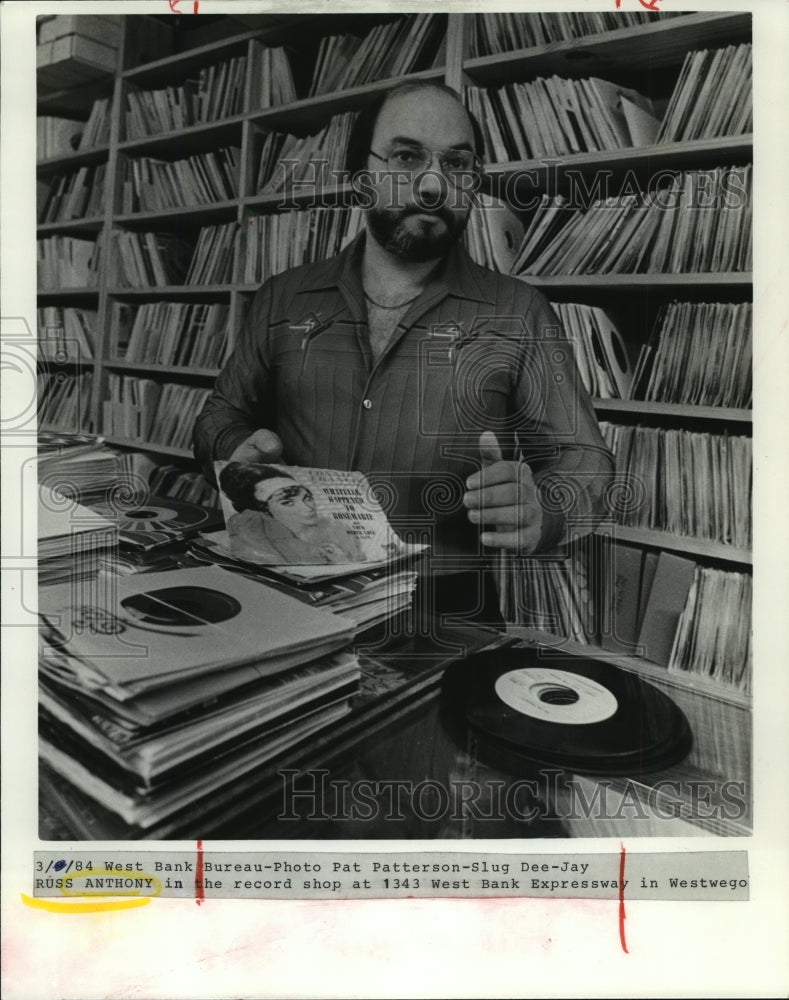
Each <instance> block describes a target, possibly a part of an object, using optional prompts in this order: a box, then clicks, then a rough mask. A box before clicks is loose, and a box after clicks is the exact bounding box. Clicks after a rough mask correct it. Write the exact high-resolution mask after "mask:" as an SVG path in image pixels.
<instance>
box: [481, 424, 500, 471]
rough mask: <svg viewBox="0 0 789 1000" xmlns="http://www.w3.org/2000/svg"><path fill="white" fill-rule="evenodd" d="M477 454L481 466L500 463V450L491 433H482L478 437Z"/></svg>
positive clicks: (494, 436) (496, 440)
mask: <svg viewBox="0 0 789 1000" xmlns="http://www.w3.org/2000/svg"><path fill="white" fill-rule="evenodd" d="M479 454H480V458H481V459H482V464H483V465H491V464H492V463H493V462H500V461H501V448H499V442H498V439H497V438H496V435H495V434H494V433H493V431H483V432H482V433H481V434H480V436H479Z"/></svg>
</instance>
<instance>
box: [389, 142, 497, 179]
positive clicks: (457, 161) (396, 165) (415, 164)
mask: <svg viewBox="0 0 789 1000" xmlns="http://www.w3.org/2000/svg"><path fill="white" fill-rule="evenodd" d="M370 156H374V157H375V158H376V160H381V161H382V162H383V163H385V164H386V165H387V167H388V168H389V169H390V170H391V171H392V172H393V173H405V174H410V175H412V176H413V175H414V174H420V173H422V172H423V171H424V170H429V169H430V165H431V164H432V162H433V157H434V156H437V157H438V164H439V166H440V168H441V173H442V174H443V175H444V177H446V179H447V180H448V181H449V182H450V184H453V185H455V186H456V187H461V186H465V185H466V184H467V183H468V182H467V181H466V178H478V177H479V175H480V174H481V173H482V161H481V160H480V158H479V157H478V156H477V155H476V153H472V151H471V150H470V149H447V150H444V151H443V152H437V151H436V150H432V149H426V148H425V147H424V146H420V145H418V144H409V145H405V144H402V143H399V144H398V145H396V146H393V147H392V148H391V149H390V150H389V152H388V153H387V154H386V156H381V155H380V154H379V153H376V152H374V151H373V150H372V149H371V150H370Z"/></svg>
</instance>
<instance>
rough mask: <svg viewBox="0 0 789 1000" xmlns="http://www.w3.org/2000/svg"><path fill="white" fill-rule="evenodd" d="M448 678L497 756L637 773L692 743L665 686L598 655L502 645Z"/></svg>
mask: <svg viewBox="0 0 789 1000" xmlns="http://www.w3.org/2000/svg"><path fill="white" fill-rule="evenodd" d="M448 685H449V688H450V691H451V692H452V696H453V698H454V700H455V704H456V706H457V707H459V709H460V711H461V712H463V713H464V714H465V718H466V720H467V722H468V723H469V725H470V726H471V727H472V729H474V730H475V731H476V732H477V733H478V734H479V735H480V736H481V737H482V740H483V742H482V744H481V749H482V750H484V748H485V747H488V748H489V750H490V751H491V755H492V756H495V757H496V759H497V762H500V761H501V759H502V758H503V757H504V758H506V759H507V761H508V762H509V763H512V762H513V761H515V762H517V761H518V760H519V759H520V760H525V761H529V762H537V763H540V764H547V765H553V766H557V767H562V768H566V769H568V770H571V771H577V772H580V773H587V774H610V775H627V774H640V773H642V772H647V771H656V770H661V769H662V768H664V767H669V766H671V765H672V764H676V763H678V762H679V761H680V760H682V759H683V758H684V757H685V756H686V755H687V753H688V751H689V750H690V747H691V745H692V742H693V738H692V734H691V731H690V726H689V725H688V721H687V719H686V718H685V715H684V714H683V712H682V711H681V710H680V709H679V708H678V707H677V705H675V704H674V702H673V701H672V700H671V698H669V697H668V695H666V694H664V693H663V692H662V691H659V690H658V689H657V688H655V687H653V686H652V685H651V684H648V683H647V682H646V681H644V680H643V679H642V678H640V677H639V676H637V675H636V674H631V673H628V672H626V671H624V670H620V669H619V668H618V667H615V666H613V665H612V664H610V663H606V662H603V661H599V660H592V659H585V658H583V659H582V658H580V657H579V658H576V657H573V658H570V657H554V656H551V657H550V658H548V657H546V656H545V655H542V656H539V655H538V652H537V651H536V650H533V649H526V648H517V649H512V648H510V649H503V650H499V651H491V652H487V653H480V654H478V655H476V656H471V657H469V658H468V659H467V660H466V661H464V662H463V663H461V664H458V666H457V667H455V668H453V669H452V672H451V674H450V675H449V677H448Z"/></svg>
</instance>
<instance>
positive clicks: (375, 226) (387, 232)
mask: <svg viewBox="0 0 789 1000" xmlns="http://www.w3.org/2000/svg"><path fill="white" fill-rule="evenodd" d="M417 214H422V210H421V209H406V210H405V211H398V212H391V211H387V210H386V209H383V210H382V209H378V208H371V209H369V210H368V212H367V225H368V226H369V228H370V232H371V233H372V234H373V236H374V237H375V240H376V242H377V243H379V244H380V245H381V246H382V247H383V248H384V250H388V251H389V253H391V254H393V255H394V256H395V257H399V258H400V259H401V260H408V261H413V262H414V263H419V262H424V261H428V260H437V259H439V258H440V257H445V256H446V255H447V254H448V253H449V251H450V250H451V249H452V247H453V246H454V245H455V244H456V243H457V242H458V240H459V239H460V238H461V236H462V235H463V233H464V232H465V229H466V224H467V223H468V216H466V217H465V218H463V219H458V218H457V216H454V215H450V214H449V213H448V212H446V213H445V212H442V211H441V210H440V209H439V210H438V211H437V212H431V213H429V214H431V215H432V214H435V215H437V216H438V217H439V218H440V219H442V220H443V222H444V224H445V227H446V228H445V229H444V230H443V231H442V232H440V233H430V232H424V231H423V232H421V233H420V232H416V233H414V232H409V231H408V229H406V227H405V225H404V222H405V219H406V218H407V217H408V216H409V215H417Z"/></svg>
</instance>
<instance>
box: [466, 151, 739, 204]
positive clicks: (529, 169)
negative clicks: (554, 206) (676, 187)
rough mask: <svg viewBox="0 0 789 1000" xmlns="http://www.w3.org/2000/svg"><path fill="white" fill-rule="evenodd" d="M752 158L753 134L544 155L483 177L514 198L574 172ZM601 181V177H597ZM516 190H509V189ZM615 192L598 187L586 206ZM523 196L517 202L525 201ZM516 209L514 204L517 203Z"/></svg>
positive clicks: (491, 167) (494, 168) (489, 169)
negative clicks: (502, 185)
mask: <svg viewBox="0 0 789 1000" xmlns="http://www.w3.org/2000/svg"><path fill="white" fill-rule="evenodd" d="M752 157H753V135H752V134H751V133H748V134H747V135H741V136H723V137H720V138H717V139H693V140H690V141H688V142H664V143H656V144H654V145H652V146H637V147H636V146H634V147H627V148H620V149H605V150H601V151H599V152H594V153H571V154H568V155H563V156H560V157H559V156H544V157H542V158H540V159H537V160H516V161H511V162H509V163H488V164H486V166H485V172H486V174H487V175H488V176H490V177H491V178H492V180H493V182H494V185H501V184H502V183H503V182H504V181H506V182H507V191H508V193H510V194H518V189H519V188H521V189H529V190H531V191H544V190H546V189H547V188H548V187H549V186H550V184H549V180H550V179H551V178H552V177H553V176H556V177H557V178H559V179H563V178H566V176H567V175H568V174H572V173H573V172H575V173H579V174H586V173H593V172H597V171H604V170H610V171H613V172H614V173H620V172H624V171H630V170H632V171H634V172H636V173H638V172H642V173H643V172H646V171H650V172H651V171H653V170H681V169H691V168H693V167H700V166H704V165H709V164H711V163H713V164H720V163H723V162H725V163H726V165H739V164H742V163H745V162H748V161H750V159H751V158H752ZM601 176H605V175H601ZM513 184H514V185H516V187H515V190H514V191H512V190H511V188H512V185H513ZM617 191H618V188H616V186H614V188H613V189H611V186H610V185H608V186H606V187H602V188H601V189H600V193H599V195H598V194H597V193H596V192H595V191H590V192H589V196H588V198H587V197H586V192H585V191H584V192H581V193H583V194H584V197H585V204H586V203H588V202H590V201H592V200H594V199H595V198H598V197H606V196H607V195H609V194H610V195H612V196H613V195H615V194H616V193H617ZM525 193H526V192H525V191H521V193H520V197H521V198H522V197H524V195H525ZM516 204H517V202H516Z"/></svg>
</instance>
